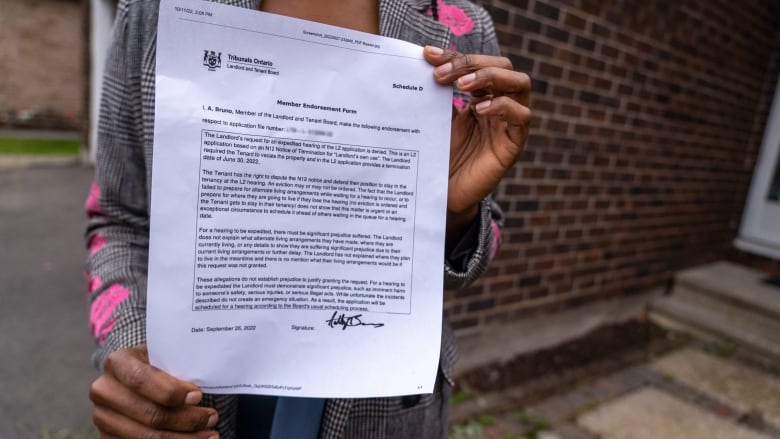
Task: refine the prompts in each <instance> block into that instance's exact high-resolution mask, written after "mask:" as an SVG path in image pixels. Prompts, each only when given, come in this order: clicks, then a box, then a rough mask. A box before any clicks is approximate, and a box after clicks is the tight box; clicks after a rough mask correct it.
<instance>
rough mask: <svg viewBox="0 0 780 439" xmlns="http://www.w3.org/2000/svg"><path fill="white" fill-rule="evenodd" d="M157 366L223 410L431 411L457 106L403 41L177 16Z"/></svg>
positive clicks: (277, 20)
mask: <svg viewBox="0 0 780 439" xmlns="http://www.w3.org/2000/svg"><path fill="white" fill-rule="evenodd" d="M157 38H158V39H157V80H156V109H155V135H154V159H153V174H152V205H151V242H150V254H149V282H148V310H147V311H148V317H147V330H148V331H147V332H148V346H149V352H150V357H151V361H152V364H154V365H155V366H157V367H160V368H161V369H163V370H165V371H167V372H169V373H172V374H173V375H175V376H178V377H180V378H182V379H185V380H190V381H192V382H194V383H195V384H197V385H199V386H201V387H202V388H203V390H204V391H206V392H209V393H255V394H267V395H284V396H302V397H347V398H348V397H373V396H392V395H404V394H419V393H430V392H432V391H433V386H434V381H435V378H436V373H437V368H438V361H439V348H440V337H441V318H442V288H443V260H444V229H445V213H446V194H447V178H448V175H447V174H448V164H449V139H450V123H451V99H452V94H451V89H450V88H448V87H443V86H439V85H437V84H436V83H435V82H434V80H433V73H432V70H433V68H432V66H430V65H429V64H428V63H427V62H425V61H424V60H423V58H422V48H421V47H419V46H415V45H413V44H409V43H406V42H402V41H398V40H393V39H389V38H384V37H380V36H375V35H369V34H364V33H360V32H355V31H351V30H346V29H341V28H336V27H332V26H326V25H321V24H317V23H311V22H307V21H302V20H296V19H291V18H285V17H281V16H277V15H272V14H265V13H261V12H257V11H251V10H247V9H240V8H234V7H229V6H224V5H219V4H215V3H210V2H194V1H184V0H164V1H162V2H161V6H160V16H159V29H158V37H157Z"/></svg>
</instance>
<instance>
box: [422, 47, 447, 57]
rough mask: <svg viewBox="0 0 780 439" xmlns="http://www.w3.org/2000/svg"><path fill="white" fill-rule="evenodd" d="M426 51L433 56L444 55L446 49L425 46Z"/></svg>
mask: <svg viewBox="0 0 780 439" xmlns="http://www.w3.org/2000/svg"><path fill="white" fill-rule="evenodd" d="M425 50H427V51H428V53H430V54H431V55H444V49H442V48H441V47H436V46H425Z"/></svg>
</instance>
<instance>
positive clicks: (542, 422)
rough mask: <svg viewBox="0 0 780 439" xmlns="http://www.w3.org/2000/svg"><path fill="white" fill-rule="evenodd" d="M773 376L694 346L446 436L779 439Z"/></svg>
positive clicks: (778, 388)
mask: <svg viewBox="0 0 780 439" xmlns="http://www.w3.org/2000/svg"><path fill="white" fill-rule="evenodd" d="M715 352H716V351H715ZM776 372H777V370H772V371H768V370H766V369H765V368H763V367H758V366H757V365H756V364H755V363H754V364H748V363H747V362H745V361H744V360H743V359H740V358H735V357H732V356H731V355H726V354H724V353H720V354H717V353H713V351H710V352H708V351H706V350H705V349H704V345H702V344H697V343H693V344H691V345H690V346H686V347H683V348H682V349H678V350H675V351H673V352H671V353H669V354H666V355H664V356H662V357H661V358H658V359H655V360H653V361H651V362H648V363H646V364H638V365H634V366H631V367H628V368H626V369H624V370H621V371H619V372H617V373H614V374H611V375H608V376H606V377H603V378H600V379H597V380H594V381H592V382H588V383H585V384H582V385H581V386H579V387H576V388H574V389H572V390H571V391H568V392H565V393H563V394H559V395H555V396H552V397H549V398H547V399H545V400H543V401H539V402H537V403H534V404H531V405H528V406H525V407H517V408H516V409H514V410H511V411H509V412H507V413H504V414H501V415H499V416H483V417H482V418H479V417H477V418H475V419H473V420H471V421H467V422H463V423H461V424H458V425H455V426H453V429H452V434H451V438H457V439H465V438H485V439H514V438H533V437H538V438H539V439H596V438H604V439H609V438H631V439H656V438H674V439H720V438H723V439H741V438H744V439H771V438H780V418H779V416H780V376H778V375H777V373H776Z"/></svg>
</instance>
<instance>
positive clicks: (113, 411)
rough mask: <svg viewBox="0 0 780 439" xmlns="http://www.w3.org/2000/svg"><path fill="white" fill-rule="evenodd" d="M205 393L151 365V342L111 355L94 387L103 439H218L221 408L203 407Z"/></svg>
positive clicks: (91, 394)
mask: <svg viewBox="0 0 780 439" xmlns="http://www.w3.org/2000/svg"><path fill="white" fill-rule="evenodd" d="M202 397H203V393H202V392H201V390H200V389H199V388H198V386H196V385H194V384H192V383H189V382H186V381H182V380H179V379H177V378H174V377H173V376H171V375H169V374H167V373H165V372H163V371H161V370H160V369H157V368H156V367H154V366H151V365H150V364H149V355H148V353H147V350H146V345H145V344H143V345H139V346H135V347H133V348H130V349H123V350H120V351H116V352H113V353H111V354H110V355H109V356H108V358H106V361H105V364H104V367H103V374H102V375H100V377H98V379H96V380H95V382H93V383H92V387H91V388H90V391H89V398H90V399H91V400H92V402H93V403H94V404H95V409H94V411H93V412H92V419H93V421H94V422H95V425H96V426H97V428H98V430H100V433H101V437H102V438H128V439H136V438H160V439H180V438H181V439H184V438H187V439H191V438H192V439H194V438H198V439H217V438H218V437H219V435H218V434H217V432H216V431H215V430H213V428H214V426H215V425H217V416H218V415H217V411H216V410H214V409H213V408H208V407H199V406H198V405H197V404H198V403H199V402H200V400H201V398H202Z"/></svg>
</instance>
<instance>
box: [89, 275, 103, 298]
mask: <svg viewBox="0 0 780 439" xmlns="http://www.w3.org/2000/svg"><path fill="white" fill-rule="evenodd" d="M85 274H86V276H87V293H89V294H92V293H94V292H95V291H97V290H99V289H100V287H102V286H103V281H101V280H100V276H98V275H95V276H91V275H90V274H89V273H85Z"/></svg>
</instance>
